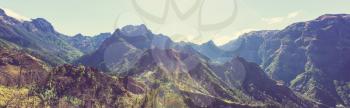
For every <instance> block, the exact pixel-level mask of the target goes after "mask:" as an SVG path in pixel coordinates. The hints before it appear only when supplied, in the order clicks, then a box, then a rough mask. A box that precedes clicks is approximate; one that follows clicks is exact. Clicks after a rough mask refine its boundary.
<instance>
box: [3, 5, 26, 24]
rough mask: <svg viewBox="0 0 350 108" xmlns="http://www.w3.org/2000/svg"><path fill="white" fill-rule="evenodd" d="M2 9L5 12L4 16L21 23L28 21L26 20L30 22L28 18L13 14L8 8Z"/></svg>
mask: <svg viewBox="0 0 350 108" xmlns="http://www.w3.org/2000/svg"><path fill="white" fill-rule="evenodd" d="M2 9H3V10H4V11H5V13H6V15H8V16H11V17H13V18H16V19H18V20H21V21H28V20H30V18H28V17H25V16H23V15H20V14H18V13H16V12H14V11H13V10H11V9H8V8H2Z"/></svg>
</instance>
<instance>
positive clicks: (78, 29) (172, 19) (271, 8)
mask: <svg viewBox="0 0 350 108" xmlns="http://www.w3.org/2000/svg"><path fill="white" fill-rule="evenodd" d="M136 1H137V4H138V5H139V7H141V8H142V10H144V11H146V12H148V13H150V14H152V15H155V16H161V15H162V13H163V11H164V10H165V8H164V7H165V1H166V0H136ZM169 1H173V0H169ZM174 1H176V2H177V5H176V6H177V7H178V8H179V10H180V11H182V12H185V10H186V9H189V8H190V7H192V5H191V4H195V0H174ZM232 1H233V0H205V2H204V4H203V6H202V8H200V9H198V10H201V13H202V15H201V17H202V23H204V24H215V23H219V22H222V21H224V20H225V19H227V18H228V17H229V16H230V15H231V13H232V12H233V11H234V9H235V8H234V5H233V2H232ZM176 6H169V9H170V10H169V13H168V14H167V15H168V17H167V19H166V20H165V22H164V23H162V24H158V23H154V22H152V21H150V20H147V19H142V18H144V17H142V15H140V13H139V11H137V10H135V6H134V5H132V0H0V7H2V8H6V9H7V10H12V11H13V12H15V13H17V14H18V16H24V17H27V18H38V17H42V18H45V19H47V20H48V21H50V22H51V23H52V24H53V25H54V27H55V28H56V30H58V31H59V32H61V33H64V34H67V35H75V34H77V33H82V34H85V35H95V34H99V33H101V32H112V31H114V29H115V27H122V26H124V25H127V24H140V23H146V25H147V26H148V27H149V28H150V29H151V30H152V31H154V32H156V33H163V34H165V35H169V36H171V37H172V38H173V39H174V40H176V41H180V40H184V41H191V42H195V43H202V42H205V41H208V40H211V39H212V40H214V42H215V43H217V44H223V43H226V42H227V41H229V40H231V39H234V38H236V37H237V36H238V35H239V34H242V33H244V32H248V31H252V30H269V29H283V28H284V27H285V26H287V25H289V24H291V23H294V22H299V21H307V20H311V19H315V18H316V17H318V16H320V15H323V14H326V13H333V14H336V13H349V14H350V0H237V6H238V7H237V9H238V11H237V14H236V17H235V19H234V22H233V23H232V24H230V25H229V26H226V27H224V28H220V29H219V28H218V27H216V28H217V29H215V30H214V31H209V32H208V31H203V30H200V29H198V25H197V24H198V23H197V21H198V20H199V14H198V13H199V11H198V10H196V11H195V12H194V13H192V14H191V15H189V18H188V19H185V20H184V19H180V18H179V17H178V16H177V14H175V11H174V8H173V7H176ZM214 28H215V27H214Z"/></svg>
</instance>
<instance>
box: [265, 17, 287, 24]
mask: <svg viewBox="0 0 350 108" xmlns="http://www.w3.org/2000/svg"><path fill="white" fill-rule="evenodd" d="M284 19H285V18H284V17H273V18H262V19H261V20H262V21H264V22H266V23H267V24H269V25H272V24H277V23H281V22H282V21H283V20H284Z"/></svg>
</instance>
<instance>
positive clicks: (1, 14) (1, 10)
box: [0, 8, 6, 16]
mask: <svg viewBox="0 0 350 108" xmlns="http://www.w3.org/2000/svg"><path fill="white" fill-rule="evenodd" d="M4 15H6V13H5V11H4V10H3V9H1V8H0V16H4Z"/></svg>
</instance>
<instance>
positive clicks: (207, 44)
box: [202, 40, 216, 46]
mask: <svg viewBox="0 0 350 108" xmlns="http://www.w3.org/2000/svg"><path fill="white" fill-rule="evenodd" d="M202 45H205V46H216V44H215V43H214V41H213V40H210V41H208V42H206V43H203V44H202Z"/></svg>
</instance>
